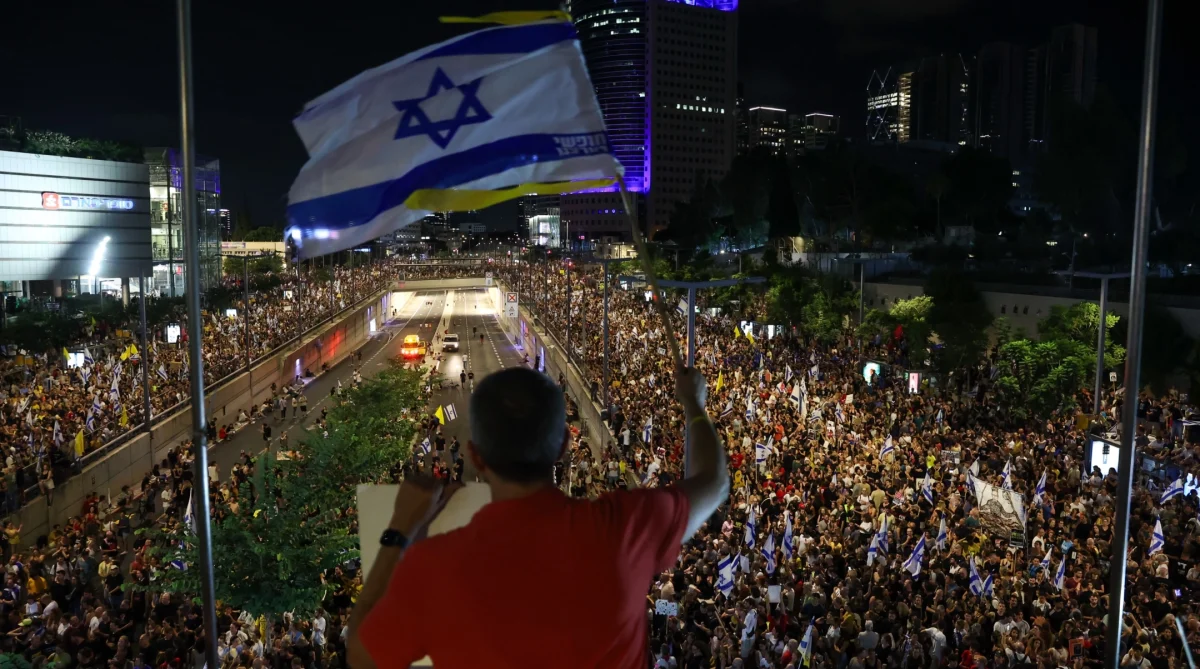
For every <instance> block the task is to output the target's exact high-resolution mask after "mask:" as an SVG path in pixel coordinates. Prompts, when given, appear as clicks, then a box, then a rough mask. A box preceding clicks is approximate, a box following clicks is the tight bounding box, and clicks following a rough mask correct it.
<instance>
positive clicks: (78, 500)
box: [11, 289, 411, 542]
mask: <svg viewBox="0 0 1200 669" xmlns="http://www.w3.org/2000/svg"><path fill="white" fill-rule="evenodd" d="M409 297H411V293H407V292H405V293H401V297H399V298H397V297H396V294H395V293H393V292H392V290H390V289H389V290H385V291H381V292H379V293H377V294H375V295H374V296H373V297H371V298H369V299H367V300H365V301H363V302H361V303H359V305H358V306H357V307H355V308H354V309H353V310H352V311H350V312H349V313H348V314H346V315H345V316H343V317H342V318H341V319H339V320H337V321H335V322H332V323H328V324H326V325H325V326H322V327H319V328H317V329H315V330H313V331H311V332H309V333H307V334H305V335H303V336H302V337H301V338H300V339H298V340H297V341H295V342H293V344H292V345H291V346H289V347H287V348H286V349H284V350H281V351H279V352H278V353H276V354H275V355H273V356H271V357H269V358H267V359H266V360H262V361H260V362H259V363H257V364H256V365H254V366H253V367H252V368H251V369H250V371H249V372H245V373H242V374H240V375H239V376H236V377H234V378H232V379H230V380H229V381H227V382H226V383H224V384H223V385H221V386H220V387H219V388H217V389H216V390H214V391H212V392H210V393H208V394H207V395H206V397H205V415H206V416H208V417H209V418H210V419H216V421H217V425H222V424H226V423H229V424H233V423H234V422H236V420H237V415H238V412H239V411H241V410H243V409H245V410H246V412H247V413H249V410H250V406H251V405H253V404H258V405H261V404H262V403H263V402H265V401H266V400H267V399H268V398H269V397H270V396H271V384H272V383H275V384H277V385H278V386H279V387H281V388H282V387H283V386H285V385H287V384H289V383H291V382H292V381H293V380H294V379H295V377H296V375H297V374H303V373H304V370H305V369H311V370H312V372H313V373H314V374H319V373H320V372H321V365H322V363H328V364H329V366H330V367H332V366H333V365H336V364H337V363H338V362H341V361H342V359H344V358H345V357H346V356H348V355H350V354H351V353H353V352H354V351H356V350H357V349H358V348H359V347H361V346H362V345H363V344H364V343H366V341H367V338H368V336H369V335H370V332H371V327H370V321H371V319H375V322H376V327H380V326H382V324H383V322H384V320H386V318H385V316H384V314H386V313H387V312H388V308H389V305H390V304H395V301H396V300H397V299H400V300H403V301H407V299H408V298H409ZM403 301H402V302H401V303H400V305H399V306H403ZM191 429H192V412H191V409H190V408H188V409H184V410H182V411H179V412H178V413H176V414H174V415H172V416H170V417H169V418H167V419H166V420H163V421H162V422H160V423H158V424H156V425H155V426H154V427H153V429H152V430H151V431H150V432H143V433H142V434H139V435H138V436H136V437H135V438H133V439H131V440H130V441H129V442H128V443H126V444H124V445H123V446H121V447H119V448H117V449H115V450H113V452H112V453H109V454H108V455H107V456H105V457H104V458H103V459H101V460H98V461H96V462H94V463H91V464H89V465H88V466H87V467H85V468H84V470H83V472H82V473H81V474H78V475H76V476H73V477H71V478H70V479H68V480H66V481H63V482H62V483H60V484H59V485H58V487H57V488H56V489H55V490H54V504H53V505H47V504H46V498H45V497H44V496H42V497H38V498H36V499H34V500H32V501H31V502H30V503H29V504H27V505H26V506H25V507H24V508H22V509H21V510H20V511H19V512H17V513H15V514H13V516H12V517H11V520H12V522H14V523H16V524H18V525H23V526H24V530H23V534H24V535H25V536H26V537H30V538H31V542H32V539H33V538H36V537H38V536H41V535H43V534H46V533H47V532H48V531H49V530H50V528H51V526H53V525H55V524H61V523H64V522H65V521H66V520H67V519H68V518H70V517H72V516H76V515H78V514H79V513H80V511H81V509H82V504H83V499H84V497H86V496H87V495H89V494H91V493H93V492H98V493H100V494H103V495H115V494H118V493H119V492H120V490H121V486H124V485H128V486H131V487H136V486H137V484H139V483H140V482H141V479H142V477H143V476H144V475H145V474H146V473H147V472H149V471H150V469H151V468H152V467H153V465H154V464H155V463H161V462H162V461H163V460H164V459H166V454H167V451H168V450H169V449H170V448H171V447H172V446H174V445H176V444H178V443H179V442H181V441H183V440H184V439H187V438H189V437H190V436H191Z"/></svg>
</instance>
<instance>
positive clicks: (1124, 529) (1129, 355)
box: [1102, 0, 1162, 669]
mask: <svg viewBox="0 0 1200 669" xmlns="http://www.w3.org/2000/svg"><path fill="white" fill-rule="evenodd" d="M1161 39H1162V0H1150V6H1149V8H1148V9H1147V14H1146V62H1145V70H1144V71H1143V73H1142V122H1141V127H1140V128H1139V129H1138V180H1137V200H1136V202H1135V203H1134V212H1133V267H1132V268H1131V277H1130V284H1129V338H1128V340H1126V343H1125V405H1124V407H1122V409H1121V451H1120V456H1119V457H1118V465H1117V477H1118V481H1117V508H1116V517H1117V528H1116V536H1115V537H1114V541H1113V548H1112V558H1111V560H1110V561H1109V565H1110V567H1109V578H1110V583H1109V588H1108V591H1109V593H1110V595H1109V599H1108V635H1107V639H1106V640H1107V643H1106V644H1105V662H1104V664H1105V666H1106V667H1110V668H1111V669H1118V667H1120V664H1121V629H1122V627H1124V625H1123V621H1124V614H1125V582H1126V579H1125V569H1126V560H1125V558H1126V556H1127V555H1128V554H1129V506H1130V498H1131V497H1132V494H1133V455H1134V454H1133V449H1134V448H1136V447H1137V442H1136V441H1135V439H1136V437H1137V404H1138V388H1139V387H1140V378H1139V377H1140V376H1141V372H1142V369H1141V367H1142V328H1143V326H1144V323H1143V322H1142V321H1143V316H1144V314H1145V310H1146V251H1147V246H1149V228H1150V189H1151V184H1152V183H1153V180H1152V178H1153V171H1154V116H1155V114H1156V108H1157V106H1158V52H1159V42H1160V41H1161ZM1102 329H1103V328H1102Z"/></svg>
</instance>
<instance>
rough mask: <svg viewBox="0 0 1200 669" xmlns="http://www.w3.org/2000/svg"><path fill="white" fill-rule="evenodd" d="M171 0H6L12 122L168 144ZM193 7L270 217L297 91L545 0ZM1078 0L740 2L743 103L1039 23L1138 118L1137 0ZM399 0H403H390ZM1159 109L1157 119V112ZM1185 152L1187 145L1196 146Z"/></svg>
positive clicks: (829, 93)
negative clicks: (1078, 54) (1083, 42)
mask: <svg viewBox="0 0 1200 669" xmlns="http://www.w3.org/2000/svg"><path fill="white" fill-rule="evenodd" d="M174 4H175V3H174V2H170V1H169V0H155V1H149V0H125V1H123V2H95V1H94V0H90V1H83V2H56V1H54V0H50V1H47V2H37V3H34V2H29V1H28V0H11V1H10V2H6V3H5V8H4V17H3V18H4V23H5V28H4V29H3V37H2V38H0V115H15V116H20V117H22V119H23V122H24V125H25V127H26V128H28V129H46V130H57V131H61V132H65V133H67V134H70V135H79V136H87V137H94V138H103V139H114V140H122V139H123V140H130V141H133V142H136V143H139V144H142V145H145V146H154V145H177V144H178V128H179V116H178V106H177V98H178V93H177V81H176V68H177V65H176V45H175V18H174ZM193 4H194V8H193V43H194V49H195V51H194V69H195V82H196V83H195V95H196V103H195V104H196V132H197V149H198V151H199V152H200V153H202V154H205V155H208V156H212V157H216V158H219V159H220V160H221V171H222V180H223V190H224V193H223V195H224V198H225V203H226V206H227V207H229V208H231V209H235V210H238V211H239V212H240V211H242V210H244V209H247V208H248V209H249V211H250V214H251V219H252V221H253V223H254V225H269V224H274V223H276V222H278V221H280V220H282V216H283V209H284V206H285V203H286V194H287V190H288V187H289V185H290V184H291V181H292V179H293V178H294V176H295V174H296V172H297V171H298V170H299V168H300V166H301V165H302V164H303V162H304V160H305V153H304V149H303V147H302V146H301V144H300V141H299V140H298V139H297V138H296V135H295V133H294V132H293V130H292V127H291V118H292V116H293V115H294V114H295V113H296V112H297V111H299V110H300V109H301V108H302V107H303V105H304V103H305V102H306V101H308V100H311V99H312V98H314V97H316V96H317V95H319V94H321V93H322V92H324V91H326V90H328V89H330V88H332V87H334V86H336V85H337V84H339V83H341V82H342V81H344V80H346V79H348V78H350V77H352V76H353V75H355V74H357V73H358V72H360V71H362V70H364V69H367V68H369V67H372V66H375V65H378V64H381V63H384V62H387V61H388V60H391V59H393V58H396V57H398V56H400V55H402V54H404V53H406V52H408V51H412V50H414V49H417V48H419V47H422V46H425V45H427V44H430V43H433V42H436V41H439V40H442V39H446V38H448V37H451V36H453V35H456V34H459V33H461V32H463V31H465V30H468V29H469V28H468V27H465V26H450V25H442V24H439V23H438V22H437V16H438V15H446V14H457V15H474V14H482V13H486V12H490V11H498V10H505V9H547V8H553V7H555V6H556V3H555V2H553V1H552V0H551V1H547V0H523V1H521V2H518V1H517V0H445V1H443V2H422V1H418V0H405V1H402V2H397V1H394V0H393V1H392V2H387V3H371V2H361V1H358V0H341V1H340V2H307V3H306V2H287V3H283V2H275V1H271V0H254V1H252V2H247V0H237V1H234V0H200V1H197V2H194V3H193ZM1089 4H1092V5H1097V4H1100V3H1088V2H1086V1H1085V0H1040V1H1036V0H805V1H797V0H742V6H741V9H740V10H739V12H740V27H739V41H740V49H739V70H740V72H741V80H742V82H743V83H744V85H745V91H746V98H747V102H748V103H749V104H750V105H751V106H754V105H767V106H776V107H786V108H787V109H789V110H790V111H795V112H800V113H806V112H810V111H824V112H830V113H836V114H841V115H842V116H843V125H842V128H843V133H844V134H849V135H852V136H858V134H859V133H858V129H859V128H861V127H862V123H863V120H864V119H863V117H864V114H863V106H864V96H865V92H864V91H865V87H866V83H867V78H868V76H869V74H870V72H871V69H872V68H874V67H876V66H880V65H887V64H890V63H894V62H897V61H900V60H904V59H907V58H911V57H915V56H922V55H931V54H936V53H940V52H953V51H958V50H962V51H964V52H968V53H974V52H976V51H977V50H978V48H979V46H981V45H983V44H985V43H987V42H990V41H997V40H1007V41H1013V42H1018V43H1025V44H1035V43H1037V42H1039V41H1042V40H1045V39H1046V38H1047V37H1048V36H1049V32H1050V29H1051V28H1052V27H1054V26H1055V25H1059V24H1063V23H1068V22H1073V21H1074V22H1081V23H1087V24H1090V25H1095V26H1096V27H1097V28H1098V29H1099V38H1098V39H1099V50H1100V54H1099V68H1098V72H1099V77H1098V78H1099V81H1100V82H1101V83H1103V84H1106V85H1107V86H1108V87H1109V88H1110V89H1112V90H1113V91H1114V93H1115V94H1116V96H1117V99H1118V101H1119V102H1120V103H1122V105H1123V106H1124V107H1125V110H1126V113H1127V114H1128V115H1129V116H1130V118H1131V119H1133V120H1135V121H1136V118H1137V114H1138V99H1139V95H1140V87H1141V66H1142V56H1143V51H1144V33H1145V4H1144V2H1120V3H1103V4H1105V5H1120V6H1121V7H1119V8H1115V9H1114V8H1108V7H1105V8H1097V7H1095V6H1092V7H1089V6H1088V5H1089ZM402 10H403V11H402ZM1167 12H1168V14H1167V15H1166V21H1165V23H1166V26H1167V27H1166V31H1165V33H1164V42H1163V70H1162V81H1163V82H1164V84H1163V85H1162V96H1163V97H1162V104H1163V113H1164V114H1171V115H1174V116H1175V117H1177V118H1178V119H1179V120H1180V121H1181V124H1180V125H1181V126H1182V130H1183V132H1184V140H1185V142H1186V143H1187V144H1188V146H1196V144H1197V142H1196V139H1197V136H1196V130H1195V129H1194V128H1193V127H1191V126H1189V125H1188V124H1187V122H1186V121H1187V119H1188V118H1189V112H1191V111H1192V110H1194V109H1196V104H1195V103H1196V102H1197V99H1196V98H1197V94H1196V93H1195V91H1194V87H1193V86H1190V85H1188V84H1187V83H1186V81H1187V80H1188V79H1189V78H1190V75H1191V74H1192V72H1190V70H1191V68H1192V67H1193V66H1194V63H1195V62H1197V55H1200V50H1197V49H1196V48H1195V47H1194V46H1192V45H1191V44H1190V43H1189V40H1193V39H1194V37H1193V36H1192V32H1193V31H1192V30H1191V28H1190V23H1189V22H1188V21H1187V20H1186V19H1185V17H1184V16H1181V13H1182V12H1183V9H1182V8H1181V6H1180V5H1179V3H1168V5H1167ZM1161 118H1162V117H1161V116H1160V119H1161ZM1198 159H1200V158H1197V157H1196V153H1195V152H1193V154H1192V160H1198Z"/></svg>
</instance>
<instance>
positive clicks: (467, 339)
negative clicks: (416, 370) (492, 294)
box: [426, 290, 523, 481]
mask: <svg viewBox="0 0 1200 669" xmlns="http://www.w3.org/2000/svg"><path fill="white" fill-rule="evenodd" d="M451 293H452V295H450V299H451V300H452V305H451V309H450V313H451V315H450V321H449V323H447V324H446V325H444V326H441V327H439V329H438V332H437V334H438V335H439V336H443V335H445V334H447V333H450V332H453V333H455V334H457V335H458V338H459V350H458V351H457V352H455V351H445V352H443V351H442V350H441V349H442V346H441V345H440V344H439V345H438V346H437V347H436V348H437V352H439V353H441V354H442V355H443V356H444V359H443V360H442V366H441V372H442V374H443V375H444V376H445V377H446V380H447V381H448V382H453V383H454V384H458V383H459V382H460V379H461V373H462V372H464V371H466V372H467V373H468V374H474V376H475V378H474V379H473V380H472V379H469V378H468V379H467V383H466V387H465V388H464V387H461V386H459V387H456V388H449V387H447V388H445V389H443V390H440V391H435V392H434V393H433V397H432V400H431V403H430V410H431V411H432V410H434V409H436V408H437V406H438V405H441V406H442V407H443V408H445V407H448V406H453V407H454V413H455V414H456V416H457V417H456V418H455V419H453V420H450V419H449V416H447V420H446V424H445V426H444V427H443V428H442V434H443V435H444V436H445V439H446V444H447V446H446V449H447V450H446V459H447V460H449V458H450V452H449V448H450V446H449V445H450V444H451V443H452V442H453V440H454V437H458V441H459V444H460V445H461V446H462V449H463V451H464V455H463V457H464V459H466V460H467V462H466V467H465V472H464V475H463V480H465V481H472V480H474V477H475V468H474V467H473V466H472V465H471V463H470V461H469V459H468V458H467V457H466V454H465V449H466V444H467V440H468V439H469V438H470V397H471V392H472V390H473V389H474V385H475V384H476V383H478V382H480V381H482V380H483V378H484V377H486V376H487V375H488V374H491V373H493V372H497V371H499V370H501V369H505V368H507V367H513V366H515V365H520V364H522V360H523V354H522V353H521V352H520V351H519V350H518V349H517V347H516V346H515V345H514V344H513V343H512V342H511V341H510V340H509V339H508V338H507V337H506V336H505V335H504V332H503V331H502V330H501V329H500V323H499V321H498V320H497V318H496V314H495V313H494V312H493V310H492V307H491V304H490V302H489V301H488V300H487V297H486V294H485V293H484V291H482V290H456V291H451ZM481 335H482V337H483V339H482V342H481V340H480V336H481ZM426 464H427V465H428V460H427V461H426Z"/></svg>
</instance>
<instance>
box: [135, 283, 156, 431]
mask: <svg viewBox="0 0 1200 669" xmlns="http://www.w3.org/2000/svg"><path fill="white" fill-rule="evenodd" d="M138 315H139V316H140V317H141V319H142V427H143V428H145V430H146V434H148V435H150V439H151V440H152V441H153V439H154V432H153V431H152V430H151V429H150V349H149V348H147V347H146V341H147V340H148V339H149V338H150V333H149V332H147V331H146V327H147V326H146V274H145V271H143V270H140V269H139V270H138ZM151 452H153V449H151Z"/></svg>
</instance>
